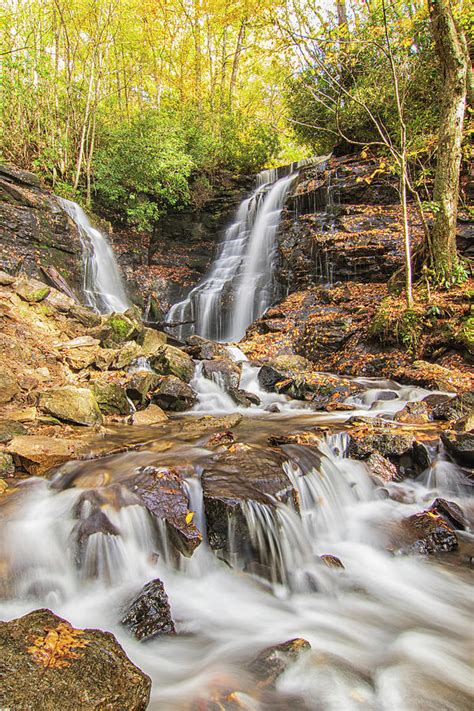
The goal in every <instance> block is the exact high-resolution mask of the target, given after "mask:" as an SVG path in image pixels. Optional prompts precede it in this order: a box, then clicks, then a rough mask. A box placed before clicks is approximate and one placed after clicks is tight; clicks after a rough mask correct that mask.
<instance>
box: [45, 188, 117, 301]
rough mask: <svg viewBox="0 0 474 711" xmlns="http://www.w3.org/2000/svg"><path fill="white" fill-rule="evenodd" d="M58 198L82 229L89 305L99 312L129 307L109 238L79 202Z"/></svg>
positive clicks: (81, 235) (84, 273) (83, 261)
mask: <svg viewBox="0 0 474 711" xmlns="http://www.w3.org/2000/svg"><path fill="white" fill-rule="evenodd" d="M58 201H59V204H60V205H61V207H62V208H63V210H65V212H67V214H68V215H69V217H70V218H71V219H72V220H73V221H74V222H75V223H76V225H77V228H78V230H79V235H80V238H81V243H82V249H83V254H82V269H83V292H84V298H85V302H86V304H87V306H90V307H91V308H92V309H94V311H96V312H98V313H111V312H113V311H126V310H127V309H128V308H129V307H130V301H129V299H128V297H127V294H126V291H125V287H124V285H123V281H122V277H121V276H120V271H119V267H118V264H117V260H116V259H115V255H114V252H113V250H112V247H111V246H110V244H109V242H108V240H107V238H106V237H105V235H103V234H102V232H100V231H99V230H98V229H96V228H95V227H93V226H92V225H91V223H90V221H89V218H88V217H87V215H86V213H85V212H84V210H83V209H82V207H80V205H78V204H77V203H76V202H72V201H71V200H66V199H65V198H58Z"/></svg>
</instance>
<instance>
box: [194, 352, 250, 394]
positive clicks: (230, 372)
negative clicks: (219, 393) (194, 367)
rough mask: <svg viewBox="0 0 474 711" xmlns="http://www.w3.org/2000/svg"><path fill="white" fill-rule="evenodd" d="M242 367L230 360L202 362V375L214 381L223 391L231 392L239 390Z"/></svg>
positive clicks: (219, 359) (220, 359) (221, 359)
mask: <svg viewBox="0 0 474 711" xmlns="http://www.w3.org/2000/svg"><path fill="white" fill-rule="evenodd" d="M240 373H241V366H240V365H238V364H237V363H234V361H232V360H230V359H229V358H215V359H214V360H204V361H203V362H202V374H203V375H204V377H205V378H208V380H212V381H214V382H215V383H217V384H218V385H220V387H221V388H222V389H223V390H226V391H227V392H230V391H231V390H233V389H238V387H239V382H240Z"/></svg>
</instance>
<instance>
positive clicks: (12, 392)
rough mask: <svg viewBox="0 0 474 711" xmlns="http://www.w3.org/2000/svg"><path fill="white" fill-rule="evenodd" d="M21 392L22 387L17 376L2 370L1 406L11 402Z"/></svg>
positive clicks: (0, 384) (0, 385)
mask: <svg viewBox="0 0 474 711" xmlns="http://www.w3.org/2000/svg"><path fill="white" fill-rule="evenodd" d="M19 392H20V386H19V385H18V381H17V379H16V378H15V376H14V375H12V373H10V372H8V371H7V370H3V369H2V372H0V404H2V405H3V404H4V403H6V402H10V401H11V400H13V398H14V397H16V396H17V395H18V394H19Z"/></svg>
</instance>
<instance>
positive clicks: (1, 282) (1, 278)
mask: <svg viewBox="0 0 474 711" xmlns="http://www.w3.org/2000/svg"><path fill="white" fill-rule="evenodd" d="M14 281H15V277H14V276H12V275H11V274H7V273H6V272H3V271H2V270H0V286H10V285H11V284H13V282H14Z"/></svg>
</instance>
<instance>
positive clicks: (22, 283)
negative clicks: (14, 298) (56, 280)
mask: <svg viewBox="0 0 474 711" xmlns="http://www.w3.org/2000/svg"><path fill="white" fill-rule="evenodd" d="M50 291H51V289H50V288H49V286H46V284H44V283H43V282H41V281H38V280H36V279H22V278H20V279H18V280H17V281H16V282H15V292H16V293H17V294H18V296H19V297H20V298H22V299H23V300H24V301H28V303H30V304H36V303H38V302H39V301H43V299H45V298H46V297H47V296H48V294H49V292H50Z"/></svg>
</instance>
